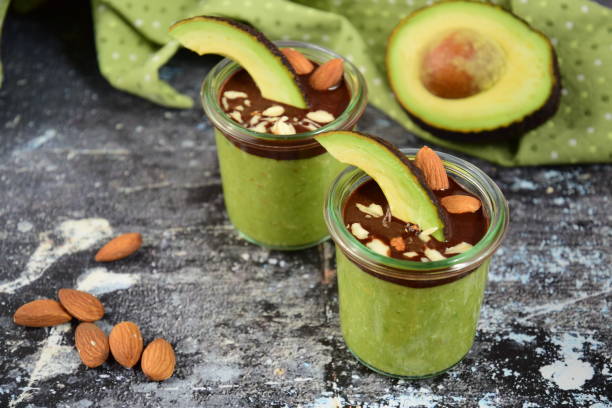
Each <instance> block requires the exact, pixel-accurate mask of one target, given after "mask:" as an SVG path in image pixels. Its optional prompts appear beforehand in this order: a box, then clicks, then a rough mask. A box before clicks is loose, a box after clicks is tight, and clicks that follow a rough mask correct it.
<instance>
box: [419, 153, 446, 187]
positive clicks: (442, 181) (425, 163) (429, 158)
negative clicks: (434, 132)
mask: <svg viewBox="0 0 612 408" xmlns="http://www.w3.org/2000/svg"><path fill="white" fill-rule="evenodd" d="M414 164H415V165H416V166H417V167H418V168H419V169H421V171H422V172H423V175H424V176H425V181H426V182H427V185H428V186H429V188H431V189H432V190H446V189H447V188H448V187H449V184H448V175H447V174H446V169H445V168H444V163H442V159H440V156H438V155H437V154H436V152H434V151H433V150H431V149H430V148H429V147H427V146H423V147H422V148H421V149H419V151H418V152H417V154H416V157H415V159H414Z"/></svg>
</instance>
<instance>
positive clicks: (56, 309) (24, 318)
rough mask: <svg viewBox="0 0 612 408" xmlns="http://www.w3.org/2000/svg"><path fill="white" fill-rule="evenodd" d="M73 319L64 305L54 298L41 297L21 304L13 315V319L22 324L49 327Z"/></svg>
mask: <svg viewBox="0 0 612 408" xmlns="http://www.w3.org/2000/svg"><path fill="white" fill-rule="evenodd" d="M70 320H72V316H70V314H68V312H67V311H66V310H64V308H63V307H62V305H61V304H60V303H59V302H58V301H56V300H52V299H39V300H34V301H32V302H29V303H26V304H25V305H23V306H21V307H20V308H19V309H17V311H16V312H15V315H13V321H14V322H15V324H18V325H20V326H28V327H47V326H55V325H58V324H62V323H67V322H69V321H70Z"/></svg>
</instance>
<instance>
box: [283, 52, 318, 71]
mask: <svg viewBox="0 0 612 408" xmlns="http://www.w3.org/2000/svg"><path fill="white" fill-rule="evenodd" d="M281 52H282V53H283V55H284V56H285V58H287V61H289V64H291V66H292V67H293V70H294V71H295V73H296V74H298V75H306V74H310V73H311V72H312V70H313V69H314V65H313V64H312V62H310V60H309V59H308V58H306V57H305V56H304V54H302V53H301V52H299V51H296V50H294V49H293V48H281Z"/></svg>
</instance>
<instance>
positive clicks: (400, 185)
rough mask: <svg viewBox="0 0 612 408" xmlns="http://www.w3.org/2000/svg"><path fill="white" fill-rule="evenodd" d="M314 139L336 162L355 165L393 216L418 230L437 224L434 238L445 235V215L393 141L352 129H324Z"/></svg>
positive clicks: (414, 167)
mask: <svg viewBox="0 0 612 408" xmlns="http://www.w3.org/2000/svg"><path fill="white" fill-rule="evenodd" d="M315 139H316V140H317V141H318V142H319V143H320V144H321V145H323V147H324V148H325V149H326V150H327V151H328V152H329V153H330V154H331V155H332V156H334V157H335V158H336V159H337V160H338V161H341V162H343V163H347V164H350V165H353V166H356V167H359V168H360V169H361V170H363V171H364V172H365V173H367V174H368V175H369V176H370V177H372V178H373V179H374V181H376V183H377V184H378V185H379V186H380V188H381V190H382V191H383V193H384V195H385V197H386V198H387V201H388V203H389V206H390V208H391V214H392V215H393V216H394V217H396V218H398V219H400V220H402V221H404V222H407V223H412V224H416V225H418V226H419V228H420V229H421V230H425V229H429V228H432V227H437V228H438V229H437V230H436V231H435V232H434V233H433V234H432V235H433V236H434V237H435V238H436V239H437V240H438V241H444V240H445V237H447V236H448V235H449V231H448V229H447V228H446V226H447V225H448V222H447V220H448V219H447V214H446V212H445V211H444V209H443V208H442V206H441V204H440V203H439V201H438V199H437V198H436V196H435V194H434V193H433V192H432V191H431V189H430V188H429V187H428V186H427V182H426V181H425V177H424V176H423V173H422V172H421V170H420V169H419V168H417V167H416V166H415V165H414V164H412V162H411V161H410V160H409V159H408V158H407V157H406V156H405V155H404V154H403V153H402V152H401V151H400V150H398V149H397V147H395V146H394V145H393V144H391V143H389V142H388V141H386V140H384V139H382V138H380V137H377V136H371V135H367V134H364V133H359V132H354V131H332V132H325V133H321V134H320V135H317V136H315ZM417 203H420V204H418V205H415V204H417Z"/></svg>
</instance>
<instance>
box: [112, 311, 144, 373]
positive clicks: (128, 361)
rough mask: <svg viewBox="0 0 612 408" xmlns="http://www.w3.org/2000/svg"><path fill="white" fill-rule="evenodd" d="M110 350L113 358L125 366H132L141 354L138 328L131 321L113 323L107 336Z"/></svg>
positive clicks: (140, 336) (141, 342)
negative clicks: (113, 325)
mask: <svg viewBox="0 0 612 408" xmlns="http://www.w3.org/2000/svg"><path fill="white" fill-rule="evenodd" d="M108 343H109V345H110V351H111V353H112V355H113V357H114V358H115V360H116V361H117V362H118V363H119V364H121V365H122V366H124V367H125V368H132V367H134V366H135V365H136V363H138V360H140V355H141V354H142V347H143V341H142V335H141V334H140V328H139V327H138V325H136V324H135V323H133V322H121V323H118V324H116V325H115V327H113V329H112V330H111V332H110V335H109V336H108Z"/></svg>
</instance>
